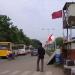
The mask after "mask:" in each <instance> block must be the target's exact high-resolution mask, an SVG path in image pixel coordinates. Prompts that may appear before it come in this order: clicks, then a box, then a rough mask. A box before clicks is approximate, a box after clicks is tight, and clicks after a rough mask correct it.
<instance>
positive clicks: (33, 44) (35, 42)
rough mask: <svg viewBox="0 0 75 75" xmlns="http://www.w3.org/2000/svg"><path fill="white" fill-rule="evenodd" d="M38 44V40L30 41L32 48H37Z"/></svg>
mask: <svg viewBox="0 0 75 75" xmlns="http://www.w3.org/2000/svg"><path fill="white" fill-rule="evenodd" d="M40 43H41V42H40V41H39V40H37V39H32V40H31V45H32V46H33V47H34V48H38V47H39V44H40Z"/></svg>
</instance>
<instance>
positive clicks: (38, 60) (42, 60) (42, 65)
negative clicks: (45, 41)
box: [37, 57, 44, 71]
mask: <svg viewBox="0 0 75 75" xmlns="http://www.w3.org/2000/svg"><path fill="white" fill-rule="evenodd" d="M40 60H41V71H43V67H44V58H39V57H38V58H37V71H39V70H40V68H39V63H40Z"/></svg>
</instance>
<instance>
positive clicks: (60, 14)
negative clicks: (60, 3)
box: [52, 10, 62, 19]
mask: <svg viewBox="0 0 75 75" xmlns="http://www.w3.org/2000/svg"><path fill="white" fill-rule="evenodd" d="M61 17H62V10H59V11H56V12H53V13H52V19H56V18H61Z"/></svg>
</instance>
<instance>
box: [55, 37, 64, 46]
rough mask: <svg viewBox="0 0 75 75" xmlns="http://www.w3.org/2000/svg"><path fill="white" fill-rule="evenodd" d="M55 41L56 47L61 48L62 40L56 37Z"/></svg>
mask: <svg viewBox="0 0 75 75" xmlns="http://www.w3.org/2000/svg"><path fill="white" fill-rule="evenodd" d="M55 41H56V46H62V45H63V38H62V37H57V38H56V39H55Z"/></svg>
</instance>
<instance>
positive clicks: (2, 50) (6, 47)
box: [0, 42, 12, 57]
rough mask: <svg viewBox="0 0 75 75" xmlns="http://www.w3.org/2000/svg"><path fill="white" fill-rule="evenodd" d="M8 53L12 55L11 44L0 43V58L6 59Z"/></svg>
mask: <svg viewBox="0 0 75 75" xmlns="http://www.w3.org/2000/svg"><path fill="white" fill-rule="evenodd" d="M10 53H12V43H11V42H0V57H7V56H8V55H9V54H10Z"/></svg>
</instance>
